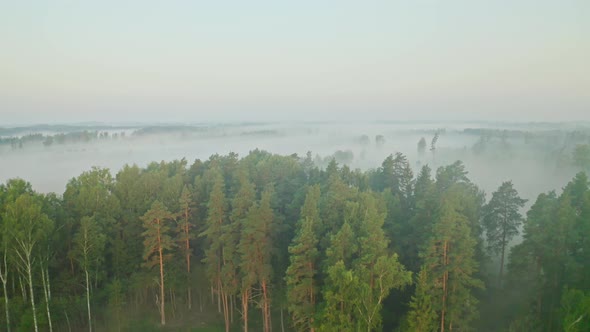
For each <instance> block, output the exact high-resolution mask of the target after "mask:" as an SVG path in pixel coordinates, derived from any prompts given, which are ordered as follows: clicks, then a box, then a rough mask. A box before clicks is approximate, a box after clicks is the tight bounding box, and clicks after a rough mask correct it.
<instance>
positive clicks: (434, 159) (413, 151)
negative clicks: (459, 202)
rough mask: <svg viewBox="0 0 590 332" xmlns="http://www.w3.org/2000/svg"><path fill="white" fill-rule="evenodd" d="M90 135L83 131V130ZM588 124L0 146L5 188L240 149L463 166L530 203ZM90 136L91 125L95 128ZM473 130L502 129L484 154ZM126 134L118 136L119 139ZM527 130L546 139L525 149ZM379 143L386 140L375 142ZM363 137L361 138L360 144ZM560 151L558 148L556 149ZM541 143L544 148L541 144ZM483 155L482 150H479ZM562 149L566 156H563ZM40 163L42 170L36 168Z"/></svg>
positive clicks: (235, 131)
mask: <svg viewBox="0 0 590 332" xmlns="http://www.w3.org/2000/svg"><path fill="white" fill-rule="evenodd" d="M82 128H84V127H82ZM589 128H590V125H589V126H585V125H584V124H522V123H503V124H501V123H499V124H494V123H485V122H484V123H475V122H474V123H455V124H453V123H420V122H412V123H385V124H375V123H304V124H296V123H295V124H293V123H268V124H264V123H263V124H231V123H227V124H223V123H222V124H215V125H200V126H190V125H189V126H176V125H165V124H164V125H163V124H154V125H144V126H138V125H135V126H127V127H125V126H122V127H120V128H114V129H113V128H111V127H110V126H103V127H102V128H100V130H98V131H99V132H101V133H108V134H109V135H110V136H109V139H101V140H92V141H89V142H71V143H66V144H52V145H51V146H45V145H43V144H42V142H41V141H37V142H30V143H26V144H25V145H24V147H23V148H22V149H12V148H11V147H10V146H9V145H7V144H5V145H0V157H1V158H2V163H0V176H1V178H0V182H3V181H6V180H8V179H10V178H15V177H20V178H23V179H27V180H28V181H30V182H31V184H32V185H33V186H34V188H35V189H36V190H39V191H41V192H46V193H47V192H57V193H61V192H63V190H64V189H65V185H66V184H67V182H68V181H69V180H70V179H71V178H73V177H75V176H77V175H79V174H80V173H82V172H83V171H87V170H89V169H90V168H91V167H93V166H97V167H103V168H109V169H110V170H111V173H113V174H116V173H117V172H118V171H119V170H120V169H121V168H122V167H123V166H124V165H126V164H129V165H133V164H137V165H138V166H140V167H145V166H147V164H149V163H151V162H154V161H156V162H159V161H172V160H176V159H182V158H185V159H186V160H188V161H189V163H190V162H193V161H194V160H195V159H201V160H207V159H208V158H209V157H210V156H211V155H214V154H220V155H226V154H228V153H230V152H235V153H237V154H238V155H240V156H242V157H243V156H245V155H247V154H248V152H250V151H252V150H254V149H260V150H265V151H268V152H271V153H277V154H281V155H291V154H294V153H296V154H297V155H299V156H300V157H304V156H305V154H306V153H307V152H308V151H310V152H312V155H313V156H314V157H316V156H319V157H320V158H319V159H318V158H315V161H316V163H317V164H318V166H319V167H321V168H324V167H325V166H326V165H327V162H328V161H329V159H330V158H331V157H332V156H334V154H335V153H336V152H337V151H340V152H346V153H345V154H342V157H341V158H337V162H339V163H340V164H346V165H348V166H349V167H351V168H352V169H355V168H359V169H361V170H368V169H376V168H378V167H379V166H380V165H381V163H382V162H383V160H384V159H385V158H386V157H387V156H388V155H390V154H395V153H396V152H401V153H403V154H404V155H406V156H407V157H408V159H409V161H410V163H411V165H412V169H413V170H414V173H415V174H416V173H417V172H419V170H420V168H421V166H422V165H425V164H428V165H429V166H430V167H431V168H433V169H436V168H438V167H440V166H445V165H447V164H451V163H453V162H454V161H456V160H461V161H463V162H464V163H465V166H466V169H467V171H468V172H469V177H470V179H472V181H473V182H475V183H476V184H478V185H479V186H480V187H481V188H482V189H483V190H485V191H486V192H487V193H491V192H492V191H493V189H495V188H496V187H497V186H498V185H499V184H500V183H501V182H502V181H507V180H512V181H513V182H514V184H515V186H516V187H517V188H518V189H519V191H520V192H521V194H522V195H523V197H525V198H527V199H529V201H530V200H533V199H534V198H535V197H536V196H537V195H538V194H539V193H542V192H547V191H550V190H558V189H560V188H561V187H562V186H563V185H564V183H566V182H567V180H569V179H570V178H571V177H572V176H573V175H574V174H575V173H576V171H577V168H576V167H575V166H573V165H572V164H571V163H566V162H562V163H559V160H557V159H555V158H556V157H560V158H566V159H567V158H569V157H570V156H568V155H559V153H562V154H567V153H570V152H571V151H570V150H571V148H572V147H571V146H568V144H571V142H568V141H567V135H568V133H571V132H574V131H580V130H581V131H582V132H584V131H585V132H588V130H589ZM77 129H78V130H80V128H77ZM91 129H92V128H91ZM19 130H21V131H20V132H19V131H15V132H14V133H15V134H16V135H17V136H21V137H22V135H26V134H35V133H42V134H45V135H55V134H59V132H56V131H55V129H53V131H48V130H47V129H46V130H45V131H43V130H41V131H39V129H36V128H34V127H32V128H31V127H29V128H27V127H24V128H22V129H19ZM474 130H494V131H498V133H497V135H498V137H495V138H493V139H490V143H488V144H487V145H489V147H488V149H487V151H486V150H482V151H476V148H474V145H476V143H477V142H478V140H480V139H481V137H482V135H483V136H485V135H484V134H480V133H479V132H475V131H474ZM503 131H513V132H514V131H518V132H517V133H516V134H513V135H511V137H507V138H506V139H505V142H506V144H507V145H506V146H507V148H505V149H500V148H499V144H500V142H501V141H502V138H501V135H502V132H503ZM436 132H439V133H440V138H439V140H438V142H437V144H436V154H435V156H433V154H432V152H431V151H429V150H430V144H431V140H432V138H433V136H434V134H435V133H436ZM120 133H126V135H125V137H121V138H113V137H112V135H113V134H120ZM525 133H529V134H535V133H536V134H537V135H538V134H539V133H540V134H541V135H538V136H539V138H537V139H536V140H534V141H531V142H526V141H525ZM378 135H381V136H383V138H384V140H383V141H382V142H377V141H376V137H377V136H378ZM363 136H365V138H364V140H363ZM422 137H424V138H425V140H426V142H427V144H428V146H427V149H426V153H425V154H424V155H419V154H418V152H417V144H418V141H419V140H420V138H422ZM560 144H561V145H560ZM544 145H545V146H544ZM482 149H483V147H482ZM564 149H565V151H563V150H564ZM40 165H42V167H39V166H40Z"/></svg>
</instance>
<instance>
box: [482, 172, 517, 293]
mask: <svg viewBox="0 0 590 332" xmlns="http://www.w3.org/2000/svg"><path fill="white" fill-rule="evenodd" d="M526 201H527V200H526V199H522V198H520V197H519V196H518V192H517V191H516V189H514V187H513V185H512V182H511V181H507V182H504V183H502V185H501V186H500V187H499V188H498V190H497V191H496V192H494V193H493V194H492V199H491V200H490V202H489V203H488V204H487V205H486V206H485V208H484V216H483V224H484V227H485V230H486V238H487V244H488V250H489V251H491V252H492V253H494V254H496V255H497V254H500V274H499V278H498V280H499V283H500V285H502V276H503V272H504V257H505V252H506V247H507V246H508V244H509V243H510V241H511V240H512V238H513V237H514V236H516V235H518V230H519V228H520V225H521V224H522V215H521V214H520V211H519V210H520V209H521V208H522V207H523V206H524V204H525V203H526Z"/></svg>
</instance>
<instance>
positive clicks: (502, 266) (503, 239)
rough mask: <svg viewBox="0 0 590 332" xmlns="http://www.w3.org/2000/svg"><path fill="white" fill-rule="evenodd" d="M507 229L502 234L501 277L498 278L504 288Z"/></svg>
mask: <svg viewBox="0 0 590 332" xmlns="http://www.w3.org/2000/svg"><path fill="white" fill-rule="evenodd" d="M505 241H506V231H504V234H503V236H502V257H501V258H500V277H499V278H498V282H499V284H500V288H502V276H503V275H504V251H505V249H506V242H505Z"/></svg>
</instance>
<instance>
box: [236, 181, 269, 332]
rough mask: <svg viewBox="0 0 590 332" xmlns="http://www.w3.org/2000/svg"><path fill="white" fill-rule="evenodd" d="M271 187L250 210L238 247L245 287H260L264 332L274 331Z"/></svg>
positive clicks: (243, 285)
mask: <svg viewBox="0 0 590 332" xmlns="http://www.w3.org/2000/svg"><path fill="white" fill-rule="evenodd" d="M271 197H272V187H267V188H266V189H265V190H264V191H263V192H262V195H261V198H260V201H259V203H258V204H256V205H254V206H252V207H251V208H250V210H249V211H248V217H247V218H246V220H245V222H244V224H243V227H242V236H241V239H240V244H239V252H240V255H241V264H240V268H241V270H242V272H243V277H242V287H243V288H246V289H252V288H253V287H254V286H255V285H257V286H258V287H259V289H260V294H259V296H260V298H261V299H260V301H259V305H260V308H261V310H262V318H263V331H265V332H268V331H270V330H271V320H270V299H271V289H270V288H271V285H270V282H271V276H272V266H271V258H272V251H273V242H272V234H273V230H272V226H273V210H272V208H271Z"/></svg>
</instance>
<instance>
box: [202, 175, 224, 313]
mask: <svg viewBox="0 0 590 332" xmlns="http://www.w3.org/2000/svg"><path fill="white" fill-rule="evenodd" d="M212 172H213V173H212V175H211V176H212V177H213V187H212V189H211V192H210V195H209V201H208V203H207V211H208V212H207V214H208V216H207V221H206V224H205V230H204V231H203V232H202V233H201V235H200V236H203V237H205V239H206V245H205V248H206V249H205V258H204V259H203V262H204V263H205V264H206V266H207V275H208V277H209V280H210V283H211V287H212V291H214V292H215V293H216V294H217V309H218V311H219V312H222V308H221V307H222V298H223V285H222V282H221V267H222V266H223V253H222V249H223V242H222V235H223V226H224V224H225V220H226V218H227V216H226V200H225V193H224V190H225V184H224V181H223V177H222V176H221V173H220V172H219V171H218V170H216V169H214V170H213V171H212ZM224 316H225V309H224ZM226 321H227V320H226ZM226 325H227V324H226Z"/></svg>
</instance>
